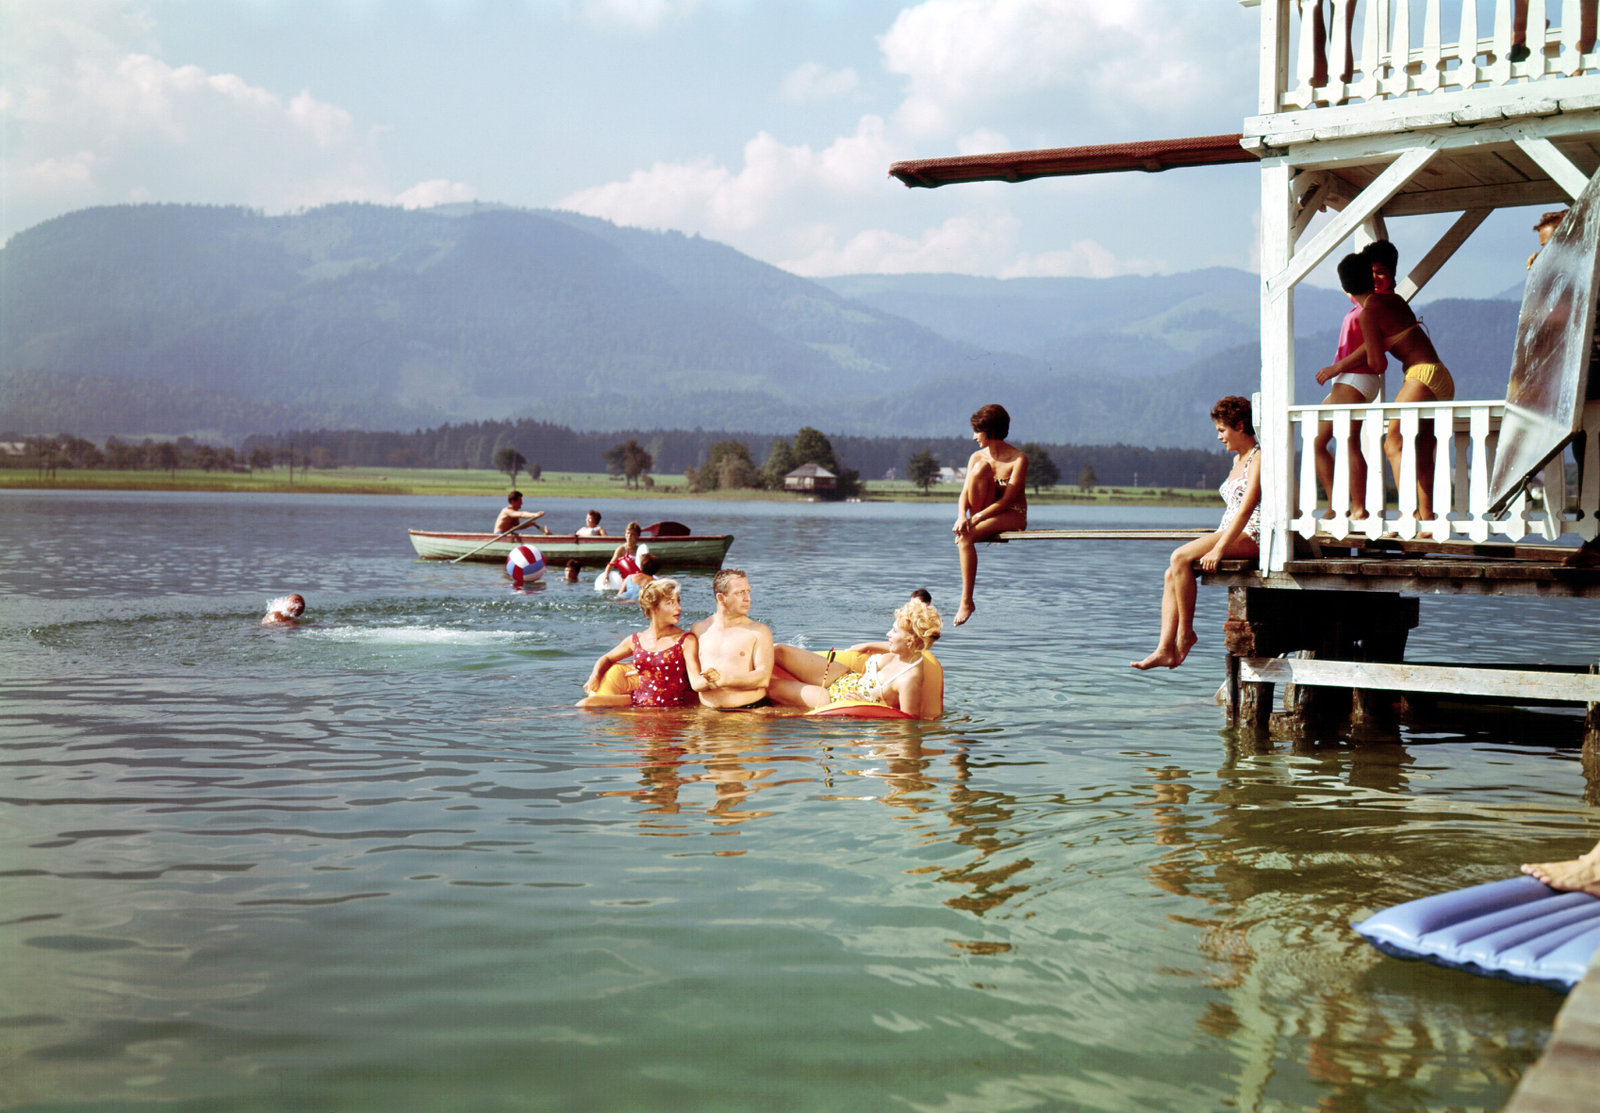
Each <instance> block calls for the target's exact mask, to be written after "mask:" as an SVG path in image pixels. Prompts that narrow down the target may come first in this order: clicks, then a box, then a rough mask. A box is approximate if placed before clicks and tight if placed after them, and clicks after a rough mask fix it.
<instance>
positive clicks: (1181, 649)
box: [1172, 630, 1200, 668]
mask: <svg viewBox="0 0 1600 1113" xmlns="http://www.w3.org/2000/svg"><path fill="white" fill-rule="evenodd" d="M1199 640H1200V636H1199V635H1198V634H1196V633H1195V632H1194V631H1193V630H1191V631H1189V636H1188V637H1187V638H1180V639H1179V640H1178V659H1177V660H1176V661H1174V662H1173V663H1172V667H1173V668H1177V667H1178V666H1179V665H1181V664H1183V663H1184V662H1185V661H1187V660H1188V659H1189V650H1191V649H1193V648H1194V643H1195V642H1197V641H1199Z"/></svg>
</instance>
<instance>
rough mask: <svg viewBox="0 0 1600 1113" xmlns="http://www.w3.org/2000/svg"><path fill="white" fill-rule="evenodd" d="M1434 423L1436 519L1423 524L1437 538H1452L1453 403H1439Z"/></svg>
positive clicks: (1429, 417)
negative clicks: (1450, 404)
mask: <svg viewBox="0 0 1600 1113" xmlns="http://www.w3.org/2000/svg"><path fill="white" fill-rule="evenodd" d="M1428 419H1429V421H1430V422H1431V423H1432V425H1433V521H1432V522H1429V523H1426V524H1425V525H1424V526H1423V529H1424V531H1425V532H1426V533H1427V534H1428V535H1429V536H1430V537H1432V538H1433V539H1434V540H1435V541H1448V540H1449V539H1450V511H1451V509H1452V504H1453V499H1452V498H1451V490H1450V487H1451V483H1450V481H1451V478H1452V472H1451V468H1450V449H1451V447H1452V446H1453V445H1454V442H1455V414H1454V413H1453V412H1452V410H1451V407H1449V406H1439V407H1437V408H1436V409H1435V410H1434V412H1433V413H1431V414H1429V415H1428Z"/></svg>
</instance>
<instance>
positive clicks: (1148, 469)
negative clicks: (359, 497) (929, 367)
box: [0, 421, 1229, 496]
mask: <svg viewBox="0 0 1600 1113" xmlns="http://www.w3.org/2000/svg"><path fill="white" fill-rule="evenodd" d="M20 439H21V438H19V437H17V436H16V435H15V434H12V435H9V436H8V435H5V434H0V440H20ZM162 446H167V447H162ZM971 447H972V445H971V442H970V441H966V440H962V439H957V438H948V439H938V438H929V439H913V438H905V437H900V438H876V439H874V438H864V437H856V436H843V435H841V436H836V437H834V438H832V439H831V440H830V438H829V437H827V436H826V435H825V434H823V433H822V432H821V431H820V430H817V429H814V428H811V427H809V426H806V427H802V428H801V429H800V430H798V431H797V432H796V433H795V435H794V436H793V437H781V436H778V437H774V436H771V435H768V434H757V433H750V434H739V433H732V434H730V433H727V432H706V431H703V430H698V429H696V430H668V431H662V430H656V431H653V432H632V433H628V432H624V433H617V432H611V433H604V432H577V431H574V430H572V429H569V428H567V427H565V426H558V425H551V424H548V423H545V422H534V421H516V422H474V423H471V424H467V425H443V426H438V427H435V428H432V429H417V430H413V431H411V432H397V431H396V432H368V431H363V430H352V429H343V430H327V429H322V430H315V431H310V430H302V431H299V432H295V433H289V434H278V435H270V436H268V435H261V436H251V437H247V438H245V441H244V444H243V446H242V447H241V448H239V449H237V450H235V449H233V448H229V447H214V446H211V445H205V444H201V443H199V442H197V441H195V440H194V439H193V438H190V437H179V438H176V440H173V441H153V440H150V439H145V440H143V441H139V442H128V441H123V440H119V439H118V438H116V437H112V438H110V439H108V440H107V441H106V442H105V443H104V445H103V446H101V445H96V444H94V443H93V442H91V441H88V440H84V439H83V438H81V437H76V436H71V435H62V436H59V437H32V438H28V439H27V441H26V454H25V456H24V458H23V459H22V460H17V459H16V458H15V457H13V458H12V459H13V462H15V463H21V464H23V465H24V466H29V467H32V466H38V467H40V468H41V469H42V470H48V471H54V469H56V468H58V467H66V468H86V467H87V468H128V469H147V470H164V471H175V470H177V469H179V468H204V469H207V470H224V471H226V470H231V469H234V468H239V467H245V468H250V469H252V470H261V469H265V468H271V467H274V466H276V465H284V464H287V465H289V467H290V468H291V472H292V469H293V468H296V467H304V466H310V467H313V468H318V469H327V468H333V467H339V466H365V467H385V468H420V467H448V468H461V469H463V470H465V469H469V468H492V469H494V470H496V471H500V472H503V473H505V474H506V475H507V476H508V477H509V478H510V480H511V482H512V485H513V486H515V484H516V481H517V477H518V476H519V475H521V474H522V473H524V472H526V473H527V474H528V476H529V478H530V479H531V480H533V481H534V482H537V481H538V480H539V478H540V477H541V475H542V473H543V470H544V469H545V468H551V469H554V470H559V471H580V472H593V471H600V470H605V471H607V472H609V473H610V474H611V475H613V476H615V477H617V478H618V479H620V480H622V481H623V482H624V483H625V484H626V485H627V486H628V487H640V486H644V487H648V486H651V485H652V480H651V479H650V476H651V474H652V473H656V474H665V473H673V472H681V473H682V474H683V475H684V476H685V477H686V479H687V481H688V485H689V487H690V489H691V490H694V491H698V492H703V491H717V490H738V489H741V488H744V489H748V488H769V489H782V487H783V477H784V476H785V475H787V474H788V473H789V472H791V471H793V470H794V469H795V468H797V467H799V466H800V465H802V464H806V463H815V464H820V465H821V466H822V467H825V468H827V469H828V470H829V471H831V472H833V473H834V474H835V475H837V476H838V477H839V487H840V494H841V495H844V496H849V495H851V494H854V493H856V492H858V491H859V489H860V475H861V474H863V473H864V474H867V475H884V474H886V473H887V472H889V471H890V470H891V469H893V470H895V471H898V470H899V469H900V468H905V469H906V471H907V473H908V474H909V475H910V477H911V479H912V481H913V482H915V483H918V484H919V485H920V486H922V488H923V489H924V490H927V489H929V488H930V487H931V486H932V484H933V483H934V482H936V481H937V479H938V474H939V461H940V459H941V458H942V459H948V460H964V459H965V458H966V454H967V453H968V452H969V451H970V450H971ZM1021 447H1022V449H1023V450H1024V451H1025V452H1027V453H1028V460H1029V463H1028V475H1029V485H1030V486H1032V487H1033V488H1034V489H1035V490H1044V489H1048V488H1050V487H1053V486H1056V485H1058V484H1059V483H1060V482H1061V477H1062V476H1063V475H1068V476H1071V475H1076V476H1077V477H1078V486H1079V487H1080V488H1082V489H1085V490H1091V489H1093V487H1094V486H1095V485H1097V484H1100V483H1109V484H1114V485H1127V486H1134V487H1137V486H1141V485H1143V486H1148V487H1205V486H1215V485H1216V484H1218V483H1220V482H1221V481H1222V479H1223V477H1224V476H1225V475H1226V474H1227V470H1228V465H1229V460H1228V458H1227V457H1226V456H1224V455H1221V454H1219V453H1217V452H1214V451H1210V452H1208V451H1204V450H1200V449H1180V448H1142V447H1137V446H1133V445H1098V446H1082V445H1056V444H1050V445H1045V444H1041V443H1036V442H1029V443H1027V444H1024V445H1022V446H1021ZM841 459H848V460H849V461H850V463H851V465H852V466H851V467H844V466H843V465H842V463H841ZM758 461H760V462H759V463H758Z"/></svg>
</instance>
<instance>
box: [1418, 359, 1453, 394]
mask: <svg viewBox="0 0 1600 1113" xmlns="http://www.w3.org/2000/svg"><path fill="white" fill-rule="evenodd" d="M1406 381H1407V382H1416V383H1421V384H1422V385H1423V386H1425V387H1427V388H1428V391H1429V393H1431V394H1432V395H1433V397H1434V400H1435V401H1438V402H1449V401H1451V400H1452V399H1454V398H1455V396H1456V381H1455V380H1454V379H1452V378H1451V377H1450V372H1449V371H1448V370H1446V368H1445V365H1444V364H1442V363H1413V364H1412V365H1411V366H1410V367H1407V368H1406Z"/></svg>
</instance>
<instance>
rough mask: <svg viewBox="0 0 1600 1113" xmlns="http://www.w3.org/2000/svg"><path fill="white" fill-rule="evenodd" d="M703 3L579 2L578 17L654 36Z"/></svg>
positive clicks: (660, 0) (669, 0) (679, 0)
mask: <svg viewBox="0 0 1600 1113" xmlns="http://www.w3.org/2000/svg"><path fill="white" fill-rule="evenodd" d="M699 6H700V3H699V0H578V3H577V10H578V14H579V15H580V16H582V17H583V19H584V20H585V21H587V22H588V23H591V24H594V25H596V26H599V27H615V28H619V29H621V30H624V31H640V32H647V33H648V32H650V31H654V30H656V29H657V28H658V27H660V26H661V25H662V24H664V23H666V22H667V21H668V20H675V19H682V18H684V17H685V16H687V15H689V14H691V13H692V12H693V11H694V10H695V9H696V8H698V7H699Z"/></svg>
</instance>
